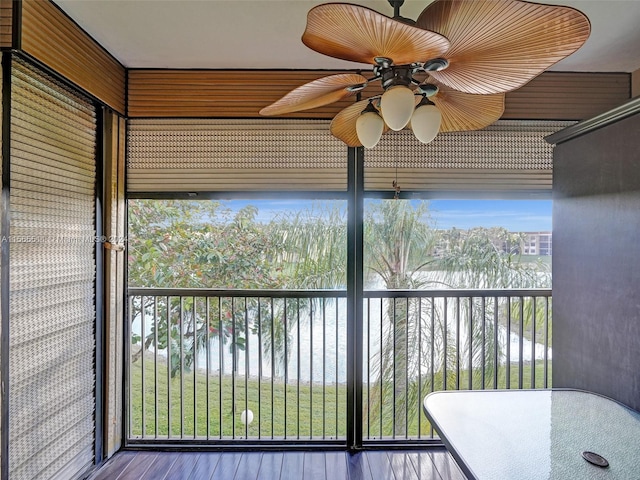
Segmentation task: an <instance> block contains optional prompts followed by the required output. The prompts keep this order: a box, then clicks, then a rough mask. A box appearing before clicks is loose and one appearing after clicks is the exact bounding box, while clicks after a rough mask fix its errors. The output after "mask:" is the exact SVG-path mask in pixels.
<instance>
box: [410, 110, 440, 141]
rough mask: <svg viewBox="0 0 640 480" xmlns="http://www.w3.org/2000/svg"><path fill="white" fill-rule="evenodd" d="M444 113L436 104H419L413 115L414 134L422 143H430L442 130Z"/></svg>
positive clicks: (412, 126) (412, 127)
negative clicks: (441, 124)
mask: <svg viewBox="0 0 640 480" xmlns="http://www.w3.org/2000/svg"><path fill="white" fill-rule="evenodd" d="M441 122H442V114H441V113H440V110H438V108H437V107H436V106H435V105H419V106H418V108H416V109H415V111H414V112H413V116H412V117H411V129H412V130H413V134H414V135H415V136H416V138H417V139H418V140H420V141H421V142H422V143H429V142H430V141H431V140H433V139H434V138H436V135H438V132H439V131H440V123H441Z"/></svg>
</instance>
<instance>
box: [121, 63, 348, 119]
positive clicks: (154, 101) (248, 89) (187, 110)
mask: <svg viewBox="0 0 640 480" xmlns="http://www.w3.org/2000/svg"><path fill="white" fill-rule="evenodd" d="M334 73H342V72H333V71H322V70H314V71H308V70H285V71H276V70H262V71H261V70H229V71H227V70H129V83H128V86H129V90H128V94H129V101H128V108H129V110H128V114H129V117H220V118H265V117H261V116H260V114H259V113H258V112H259V111H260V109H262V108H263V107H266V106H267V105H269V104H271V103H273V102H275V101H276V100H278V99H279V98H280V97H282V96H283V95H285V94H286V93H288V92H289V91H290V90H292V89H294V88H296V87H299V86H300V85H302V84H304V83H307V82H311V81H312V80H316V79H318V78H321V77H325V76H327V75H332V74H334ZM353 98H355V97H352V98H349V99H345V100H342V101H339V102H336V103H333V104H331V105H327V106H324V107H320V108H316V109H313V110H310V111H304V112H295V113H290V114H287V115H282V116H280V117H279V118H317V119H327V118H333V116H334V115H335V114H336V113H337V112H338V111H340V110H341V109H343V108H345V107H346V106H348V105H350V104H351V103H352V102H353Z"/></svg>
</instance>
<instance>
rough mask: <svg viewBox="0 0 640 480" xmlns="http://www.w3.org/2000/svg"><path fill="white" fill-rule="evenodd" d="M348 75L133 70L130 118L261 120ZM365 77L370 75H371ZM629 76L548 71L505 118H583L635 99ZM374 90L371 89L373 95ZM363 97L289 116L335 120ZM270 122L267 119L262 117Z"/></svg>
mask: <svg viewBox="0 0 640 480" xmlns="http://www.w3.org/2000/svg"><path fill="white" fill-rule="evenodd" d="M334 73H345V71H326V70H314V71H310V70H285V71H277V70H135V69H134V70H129V91H128V94H129V104H128V108H129V111H128V114H129V117H156V118H167V117H172V118H185V117H219V118H260V117H261V116H260V115H259V113H258V112H259V111H260V110H261V109H262V108H264V107H265V106H267V105H270V104H271V103H273V102H275V101H276V100H278V99H279V98H281V97H282V96H283V95H285V94H286V93H288V92H289V91H290V90H292V89H294V88H296V87H298V86H300V85H302V84H304V83H307V82H310V81H313V80H316V79H318V78H321V77H325V76H327V75H331V74H334ZM365 76H368V74H367V73H365ZM630 85H631V77H630V75H629V74H626V73H562V72H545V73H543V74H542V75H540V76H538V77H537V78H535V79H534V80H532V81H531V82H529V83H528V84H527V85H525V86H524V87H522V88H520V89H518V90H516V91H514V92H509V93H507V94H506V101H505V107H506V109H505V112H504V114H503V116H502V118H503V119H535V120H583V119H586V118H590V117H591V116H593V115H594V114H596V113H600V112H603V111H606V110H608V109H610V108H612V107H614V106H617V105H620V104H622V103H624V102H625V101H627V100H628V99H629V98H630V88H631V87H630ZM373 90H374V87H368V88H367V89H366V93H365V96H369V95H370V94H371V93H372V91H373ZM356 98H357V97H355V96H354V97H350V98H348V99H345V100H341V101H339V102H336V103H333V104H331V105H325V106H323V107H320V108H316V109H313V110H307V111H304V112H296V113H290V114H286V115H285V117H289V118H313V119H331V118H333V117H334V116H335V115H336V114H337V113H338V112H339V111H340V110H342V109H343V108H346V107H348V106H349V105H352V104H353V103H354V101H355V99H356ZM262 118H264V117H262Z"/></svg>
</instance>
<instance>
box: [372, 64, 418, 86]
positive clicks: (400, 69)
mask: <svg viewBox="0 0 640 480" xmlns="http://www.w3.org/2000/svg"><path fill="white" fill-rule="evenodd" d="M413 74H414V69H413V68H412V67H411V66H410V65H400V66H392V67H389V68H381V69H380V70H379V75H380V77H381V80H382V88H384V89H385V90H386V89H387V88H389V87H395V86H398V85H403V86H405V87H408V86H409V85H411V83H412V79H413Z"/></svg>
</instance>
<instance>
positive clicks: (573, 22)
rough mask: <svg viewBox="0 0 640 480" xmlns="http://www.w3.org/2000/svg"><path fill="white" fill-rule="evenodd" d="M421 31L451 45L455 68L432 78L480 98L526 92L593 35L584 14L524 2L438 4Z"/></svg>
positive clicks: (444, 0) (423, 18)
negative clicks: (523, 89)
mask: <svg viewBox="0 0 640 480" xmlns="http://www.w3.org/2000/svg"><path fill="white" fill-rule="evenodd" d="M416 25H417V26H419V27H420V28H425V29H427V30H433V31H436V32H438V33H440V34H442V35H444V36H446V37H447V38H448V39H449V41H450V42H451V48H450V49H449V51H448V52H447V54H446V55H445V58H447V60H449V67H448V68H447V69H445V70H442V71H440V72H430V74H431V75H432V76H433V77H434V78H435V79H437V80H438V81H440V82H442V83H444V84H445V85H448V86H449V87H451V88H455V89H456V90H460V91H462V92H467V93H476V94H490V93H500V92H508V91H511V90H515V89H516V88H519V87H521V86H522V85H524V84H525V83H527V82H528V81H529V80H531V79H532V78H534V77H535V76H537V75H539V74H540V73H542V72H543V71H544V70H546V69H547V68H549V67H550V66H552V65H553V64H554V63H556V62H558V61H560V60H562V59H563V58H565V57H567V56H569V55H571V54H572V53H573V52H575V51H576V50H577V49H578V48H580V47H581V46H582V44H583V43H584V42H585V41H586V40H587V38H588V37H589V33H590V30H591V26H590V24H589V19H588V18H587V17H586V16H585V15H583V14H582V13H581V12H580V11H578V10H575V9H573V8H570V7H562V6H551V5H542V4H537V3H528V2H524V1H520V0H436V1H435V2H434V3H432V4H431V5H429V6H428V7H427V8H426V9H425V10H424V11H423V12H422V13H421V14H420V17H419V18H418V21H417V23H416Z"/></svg>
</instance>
